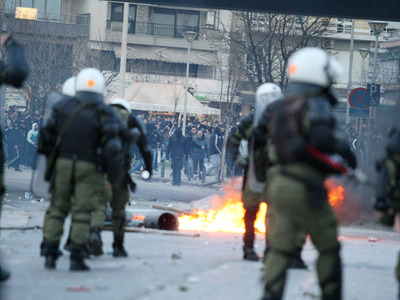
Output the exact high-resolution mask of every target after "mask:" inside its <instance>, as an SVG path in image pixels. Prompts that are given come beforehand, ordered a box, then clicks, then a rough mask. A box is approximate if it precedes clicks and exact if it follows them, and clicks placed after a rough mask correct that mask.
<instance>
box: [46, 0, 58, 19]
mask: <svg viewBox="0 0 400 300" xmlns="http://www.w3.org/2000/svg"><path fill="white" fill-rule="evenodd" d="M60 14H61V0H47V1H46V15H47V16H48V18H49V19H51V20H60Z"/></svg>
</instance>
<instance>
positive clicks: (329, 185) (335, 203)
mask: <svg viewBox="0 0 400 300" xmlns="http://www.w3.org/2000/svg"><path fill="white" fill-rule="evenodd" d="M325 188H326V189H327V191H328V198H329V203H330V204H331V206H332V207H340V206H341V205H342V203H343V200H344V198H345V196H344V193H345V190H344V187H343V186H342V185H340V184H338V183H337V182H334V181H333V180H327V181H325Z"/></svg>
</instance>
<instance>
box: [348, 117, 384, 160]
mask: <svg viewBox="0 0 400 300" xmlns="http://www.w3.org/2000/svg"><path fill="white" fill-rule="evenodd" d="M389 129H390V128H389V127H388V126H383V125H380V124H372V125H371V124H369V123H364V124H361V125H358V128H356V124H355V123H349V124H347V125H343V130H344V133H345V135H346V138H347V141H348V142H349V144H350V145H351V148H352V150H353V152H354V153H355V154H356V156H357V161H358V162H359V163H360V165H361V166H363V165H364V166H366V165H370V164H369V163H370V162H373V161H376V160H377V159H380V158H382V157H383V154H384V153H383V151H384V146H383V145H385V140H386V138H387V136H388V130H389Z"/></svg>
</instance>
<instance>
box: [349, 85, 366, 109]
mask: <svg viewBox="0 0 400 300" xmlns="http://www.w3.org/2000/svg"><path fill="white" fill-rule="evenodd" d="M369 100H370V98H369V97H368V92H367V89H366V88H356V89H354V90H352V91H351V92H350V95H349V104H350V107H353V108H364V109H365V108H369Z"/></svg>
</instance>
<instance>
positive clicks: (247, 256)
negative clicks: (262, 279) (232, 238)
mask: <svg viewBox="0 0 400 300" xmlns="http://www.w3.org/2000/svg"><path fill="white" fill-rule="evenodd" d="M243 259H244V260H250V261H258V260H259V259H260V258H259V257H258V255H257V253H256V251H254V248H249V247H246V246H243Z"/></svg>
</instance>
